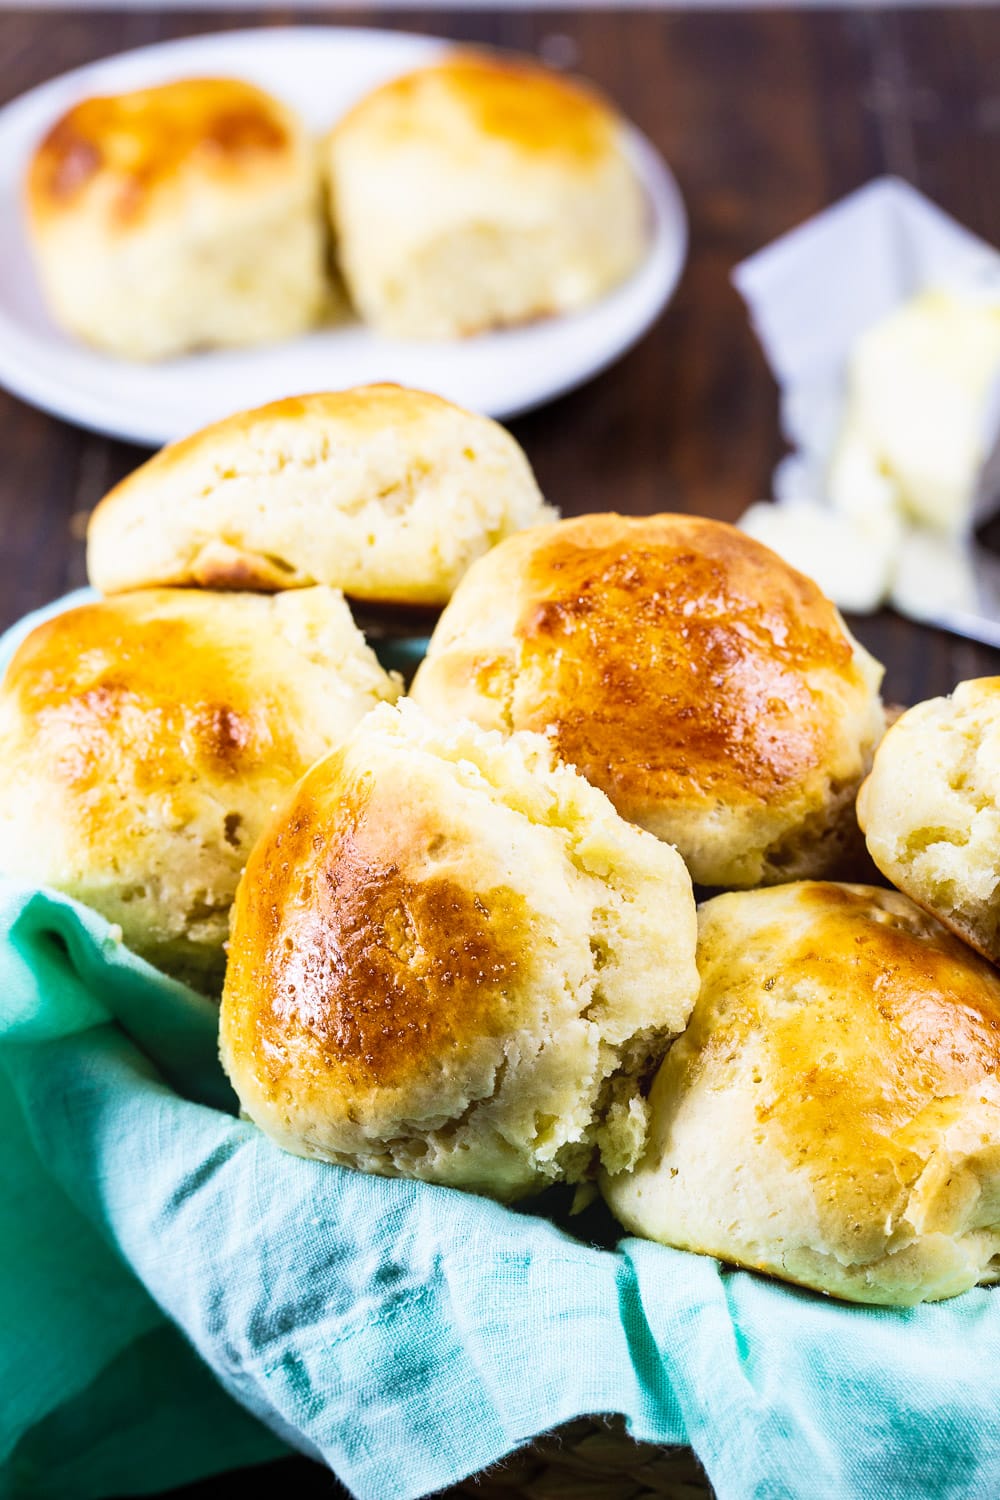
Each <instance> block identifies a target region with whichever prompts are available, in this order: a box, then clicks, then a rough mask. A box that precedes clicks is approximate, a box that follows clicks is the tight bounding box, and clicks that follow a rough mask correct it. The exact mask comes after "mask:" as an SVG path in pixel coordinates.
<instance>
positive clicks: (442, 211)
mask: <svg viewBox="0 0 1000 1500" xmlns="http://www.w3.org/2000/svg"><path fill="white" fill-rule="evenodd" d="M622 138H623V124H622V121H621V120H620V118H619V117H618V116H617V115H616V114H615V112H614V111H613V110H612V109H611V108H610V106H609V105H608V104H606V103H605V102H604V101H603V100H602V99H601V98H600V97H599V96H598V95H597V94H595V93H594V92H593V91H592V90H591V89H590V88H589V87H585V86H584V85H582V84H579V83H575V82H569V81H568V80H566V79H563V78H559V77H557V76H555V75H554V74H552V73H551V72H549V71H547V70H546V69H544V68H541V67H538V66H537V65H533V64H531V63H528V62H523V61H514V60H512V59H505V58H500V57H491V56H484V55H481V54H477V53H473V52H460V53H455V54H453V55H451V56H449V57H447V58H445V59H444V60H443V61H441V62H439V63H435V64H433V65H432V66H430V67H426V68H421V69H419V70H418V71H417V72H415V73H410V74H407V75H406V76H405V77H403V78H397V79H395V80H394V81H393V82H391V83H388V84H384V85H383V86H382V87H381V88H378V89H376V90H375V91H374V92H373V93H371V94H368V95H367V96H366V97H365V98H364V99H363V100H362V101H361V103H360V104H358V105H356V106H355V108H354V109H353V110H352V111H351V112H350V114H349V115H348V116H347V117H346V118H345V119H344V120H342V121H341V122H340V123H339V124H338V125H337V126H336V127H335V129H334V130H333V131H332V133H331V135H330V137H329V139H328V143H327V165H328V170H329V179H330V201H331V213H332V218H333V226H334V234H335V238H336V242H337V248H338V252H339V256H340V262H341V265H342V268H343V272H344V276H345V279H346V281H347V284H348V289H349V291H350V293H351V296H352V298H353V300H354V303H355V305H356V306H357V308H358V310H359V312H360V313H361V315H362V317H364V318H365V319H367V320H368V321H369V322H371V323H374V324H375V325H376V326H377V327H379V328H380V329H382V330H384V331H385V332H386V333H391V334H396V335H403V336H411V337H417V338H447V337H455V336H461V335H463V334H471V333H476V332H478V331H480V330H482V329H485V328H493V327H497V326H500V325H503V324H508V323H521V322H524V321H525V320H527V319H530V318H538V317H543V316H545V315H547V314H551V313H560V312H569V311H572V310H573V309H576V308H580V307H583V306H585V305H586V304H587V303H589V302H593V301H595V300H596V299H597V298H599V297H601V296H602V295H603V294H604V293H605V292H606V291H608V290H609V289H610V288H611V287H613V286H614V285H616V283H618V282H619V281H621V280H623V279H624V278H625V277H626V276H627V275H628V274H629V273H630V272H631V271H632V270H633V269H634V268H635V266H636V265H637V264H638V262H639V261H640V259H641V258H642V255H643V251H644V248H645V244H646V239H647V228H646V214H647V210H646V204H645V202H644V199H643V193H642V189H641V187H640V185H639V182H638V180H637V178H636V175H635V173H634V171H633V170H632V167H631V165H630V163H629V161H628V159H627V157H626V155H625V153H624V151H623V149H622Z"/></svg>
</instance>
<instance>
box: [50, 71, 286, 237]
mask: <svg viewBox="0 0 1000 1500" xmlns="http://www.w3.org/2000/svg"><path fill="white" fill-rule="evenodd" d="M300 138H301V126H300V125H299V124H298V122H297V121H296V120H295V118H294V116H293V115H292V114H291V112H290V111H289V110H287V109H286V108H285V107H284V105H282V104H280V103H279V101H278V100H277V99H274V98H272V97H271V96H270V95H269V94H266V93H264V92H263V90H261V89H258V88H254V87H253V85H252V84H249V83H242V82H240V81H238V80H237V79H232V78H229V79H222V78H185V79H181V80H178V81H177V82H175V83H166V84H161V85H160V86H159V87H157V88H150V89H141V90H136V91H133V92H132V93H128V94H119V95H115V96H112V97H108V98H96V99H84V100H83V101H82V102H81V103H80V104H77V105H75V106H74V107H73V108H72V109H71V110H69V111H68V112H67V113H66V114H65V115H63V116H62V118H61V119H60V120H58V121H57V122H56V124H55V125H53V127H52V128H51V130H50V131H49V132H48V134H47V135H46V136H45V138H44V140H43V141H42V142H41V144H40V146H39V147H38V149H37V151H36V152H35V154H34V156H33V157H32V160H31V165H30V168H29V171H28V178H27V184H26V191H27V201H28V207H29V212H30V215H31V218H32V220H33V222H34V224H35V225H36V227H37V228H42V227H43V226H44V225H45V224H46V223H48V222H50V221H52V220H54V219H58V218H59V217H60V216H63V215H66V214H76V213H79V212H80V211H81V210H83V208H84V206H85V204H87V203H88V202H90V203H94V204H96V202H97V200H98V196H100V205H101V212H102V216H103V218H104V220H105V226H106V230H107V232H108V233H109V234H111V235H115V234H121V235H127V234H129V233H131V232H132V231H134V230H135V229H136V228H138V227H139V226H141V225H142V224H143V223H144V221H146V220H148V218H149V217H150V215H152V214H154V213H155V212H156V211H157V208H158V199H159V198H160V197H161V196H162V195H163V193H164V192H167V193H169V192H170V191H171V190H173V189H174V188H175V187H176V185H177V184H178V182H179V180H180V179H181V178H201V179H203V180H205V181H206V182H210V183H212V184H214V185H215V187H217V188H218V189H220V190H223V191H228V192H239V191H241V190H244V189H246V188H249V189H250V190H254V189H255V187H256V186H257V184H258V183H259V181H260V175H261V173H264V174H267V173H274V172H283V171H287V170H288V168H289V165H290V163H293V162H294V160H295V157H296V155H297V149H298V143H299V140H300Z"/></svg>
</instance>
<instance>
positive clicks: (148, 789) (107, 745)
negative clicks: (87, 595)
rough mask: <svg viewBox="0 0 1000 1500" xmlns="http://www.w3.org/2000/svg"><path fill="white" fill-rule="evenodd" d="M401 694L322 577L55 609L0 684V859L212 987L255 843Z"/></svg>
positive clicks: (148, 953)
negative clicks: (302, 787) (298, 583)
mask: <svg viewBox="0 0 1000 1500" xmlns="http://www.w3.org/2000/svg"><path fill="white" fill-rule="evenodd" d="M398 693H399V684H398V683H397V682H396V681H395V680H394V679H392V678H390V677H388V676H387V675H386V673H385V672H383V670H382V668H381V667H380V666H379V664H378V662H377V661H376V659H375V656H374V654H373V653H372V652H371V651H370V649H369V648H368V647H367V646H366V645H365V642H364V639H363V638H362V636H361V634H360V632H359V631H358V629H357V627H356V626H355V624H354V622H353V620H352V619H351V615H350V611H349V610H348V608H347V605H346V603H345V602H344V599H343V597H342V596H341V595H340V594H338V593H337V592H336V591H334V590H332V589H326V588H314V589H304V590H302V591H300V592H298V593H293V594H282V595H280V596H279V597H278V598H276V599H268V598H262V597H260V596H257V595H252V594H239V595H237V594H229V595H227V594H205V593H199V592H197V591H192V590H166V589H162V590H149V591H146V592H141V593H135V594H130V595H128V596H127V597H124V598H121V599H112V600H104V601H102V602H100V603H96V604H85V605H82V606H81V607H79V608H77V609H71V610H67V611H65V612H64V613H63V614H59V615H56V616H54V617H53V618H52V619H50V620H47V621H46V622H45V623H43V624H41V625H39V626H38V627H37V628H36V629H35V630H34V631H33V632H32V633H31V635H30V636H29V637H28V638H27V640H25V641H24V642H23V644H22V645H21V647H20V648H19V650H18V651H17V652H16V653H15V655H14V658H13V660H12V661H11V663H10V666H9V668H8V670H7V673H6V675H5V677H4V679H3V683H2V685H0V870H2V873H4V874H6V875H11V876H14V877H18V878H21V879H24V880H29V881H31V882H32V883H33V884H36V885H48V886H54V887H55V888H56V889H57V890H60V891H65V892H66V893H67V894H68V895H70V896H74V897H75V898H76V899H77V900H79V901H82V902H84V903H85V904H86V905H88V906H91V907H93V908H94V909H95V910H97V911H99V912H101V913H102V915H103V916H105V917H106V918H107V919H108V920H109V921H111V922H114V923H117V924H118V925H119V926H120V927H121V929H122V933H123V936H124V941H125V943H126V944H127V945H128V946H129V947H130V948H132V949H133V950H134V951H135V952H136V953H139V954H141V955H142V957H144V958H146V959H148V960H149V961H150V962H151V963H153V964H155V965H157V966H158V967H159V968H162V969H164V970H166V972H167V973H170V974H173V975H174V976H176V977H177V978H180V979H184V980H186V981H187V982H189V983H190V984H192V985H194V986H195V987H196V988H198V989H202V990H205V991H207V992H210V993H211V992H215V993H218V991H219V990H220V989H221V986H222V973H223V968H224V965H225V955H224V951H223V944H224V942H225V940H226V938H227V936H228V931H229V908H230V905H231V903H232V899H233V894H234V892H235V890H236V885H237V882H238V880H239V876H240V871H241V869H242V867H243V865H244V863H245V861H246V858H247V854H248V851H249V850H250V848H251V846H252V845H253V843H254V840H255V839H256V837H257V835H258V834H259V832H260V831H261V829H262V827H263V826H264V824H265V823H266V822H267V821H268V819H269V818H270V817H271V815H272V813H273V811H274V808H275V805H276V804H277V803H278V802H279V801H280V800H281V799H282V797H283V796H284V795H285V794H286V793H287V791H288V789H289V788H290V787H291V786H292V785H293V784H294V782H295V781H296V780H297V779H298V777H300V776H301V775H302V774H303V772H304V771H306V770H307V768H308V767H309V766H310V765H311V764H312V763H313V761H314V760H316V759H317V758H318V757H319V756H321V755H323V754H325V753H326V752H327V751H328V750H330V749H331V748H332V747H333V746H335V745H337V744H339V743H340V742H341V741H342V740H343V739H345V738H346V736H347V734H348V733H349V731H350V730H351V729H353V727H354V725H355V724H356V723H357V721H358V720H359V719H360V718H361V717H362V716H363V715H364V714H365V713H366V712H367V711H368V709H369V708H371V707H372V706H373V705H374V704H376V703H378V702H379V701H380V700H384V699H389V700H393V699H395V698H396V697H397V695H398Z"/></svg>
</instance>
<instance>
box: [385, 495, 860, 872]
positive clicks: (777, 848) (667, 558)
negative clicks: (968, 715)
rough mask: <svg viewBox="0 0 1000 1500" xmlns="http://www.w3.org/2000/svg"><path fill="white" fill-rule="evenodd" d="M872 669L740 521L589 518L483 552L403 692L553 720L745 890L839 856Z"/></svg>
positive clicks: (623, 796)
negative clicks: (730, 523)
mask: <svg viewBox="0 0 1000 1500" xmlns="http://www.w3.org/2000/svg"><path fill="white" fill-rule="evenodd" d="M880 676H881V669H880V668H879V667H878V665H877V664H876V663H875V662H874V661H873V660H872V658H871V657H870V656H869V655H868V653H867V652H866V651H864V649H863V648H862V647H861V646H859V645H858V644H857V642H855V641H854V640H853V638H852V637H851V635H850V634H849V632H848V631H847V629H846V627H845V625H844V623H843V621H842V620H841V618H840V616H839V614H838V613H837V610H836V608H835V607H834V605H833V604H831V603H830V601H829V600H828V599H826V598H825V597H824V595H823V594H821V593H820V591H819V589H818V588H817V587H816V585H815V584H813V583H812V582H811V581H810V580H809V579H807V578H805V577H804V576H803V575H802V574H800V573H797V572H795V571H794V569H792V568H790V567H788V566H787V564H785V563H784V562H782V561H781V559H779V558H778V557H777V556H776V554H774V553H773V552H771V551H770V550H769V549H768V548H766V547H763V546H761V545H760V544H759V543H757V542H755V541H752V540H751V539H750V538H749V537H746V536H745V535H744V534H743V533H742V532H739V531H737V530H736V529H735V528H734V527H731V526H726V525H723V524H722V523H720V522H716V521H709V520H704V519H700V518H695V517H690V516H674V515H662V516H649V517H625V516H617V515H594V516H582V517H578V518H576V519H573V520H568V521H563V522H560V523H558V524H556V525H554V526H549V527H540V528H537V529H534V530H532V531H529V532H525V533H523V534H522V535H520V536H518V537H514V538H511V539H510V540H508V541H506V542H505V543H503V544H502V545H501V546H500V547H498V548H497V549H496V550H495V551H494V552H493V553H492V554H490V555H489V556H488V557H486V558H484V559H483V560H482V561H480V562H479V563H477V564H476V565H475V567H474V568H473V569H472V570H471V571H470V573H469V574H468V575H467V577H466V579H465V581H464V582H463V584H462V585H461V587H460V588H459V589H458V590H457V592H456V594H455V596H454V598H453V600H452V602H451V604H450V605H449V607H448V608H447V609H446V610H445V612H444V614H443V615H442V617H441V620H440V622H439V624H438V627H437V629H436V630H435V633H434V636H433V638H432V640H431V645H430V649H429V651H428V655H427V659H426V661H425V662H424V664H423V665H422V666H421V668H420V671H419V672H418V674H417V678H416V681H415V683H414V686H413V696H414V698H415V699H416V701H417V702H419V703H421V704H422V705H423V706H424V707H425V708H426V709H427V711H428V712H430V713H431V714H433V715H434V716H435V717H437V718H440V719H442V720H444V719H446V718H448V717H459V716H467V717H470V718H472V719H474V720H475V721H476V722H478V723H481V724H483V725H485V726H487V727H490V728H497V729H505V730H511V729H532V730H536V731H539V732H542V733H545V734H547V735H548V737H549V738H550V740H551V741H552V743H553V744H554V745H555V746H556V748H557V750H558V752H559V754H560V755H561V756H562V757H563V758H564V759H565V760H567V761H569V762H570V763H571V764H573V765H575V766H576V767H577V768H578V769H579V770H580V771H582V772H583V774H584V775H585V776H587V777H588V778H589V779H590V780H591V781H593V782H594V783H595V784H596V785H597V786H600V787H601V788H602V790H604V791H605V792H606V793H607V794H608V795H609V796H610V797H611V799H612V801H613V802H614V803H615V806H616V807H617V808H618V810H619V812H621V813H622V814H623V816H625V817H627V818H630V819H631V820H633V821H635V822H637V823H640V824H641V825H642V826H643V827H645V828H648V829H650V830H651V831H652V832H654V833H656V834H658V835H659V836H660V837H661V838H664V839H667V840H669V841H671V842H673V843H675V844H676V845H677V847H678V848H679V849H680V851H681V853H682V854H683V855H684V857H685V859H686V860H687V862H688V865H689V867H690V869H691V873H692V876H693V878H694V879H695V881H696V882H698V883H700V884H703V885H707V886H751V885H755V884H759V883H762V882H764V881H768V882H775V881H781V880H785V879H790V878H793V877H795V876H798V875H808V874H816V873H824V872H826V871H828V870H829V869H831V868H833V867H835V866H836V864H837V863H838V861H839V860H840V859H841V858H842V857H843V856H844V855H845V854H846V853H847V852H849V850H850V847H851V843H852V836H856V827H855V825H854V816H853V802H854V795H855V793H856V790H857V787H858V785H859V783H860V781H861V779H862V777H863V776H864V775H865V773H866V771H867V769H868V766H869V764H870V759H871V754H872V750H873V748H874V745H875V743H876V741H877V739H878V737H879V735H880V734H881V731H882V727H883V722H884V721H883V716H882V709H881V703H880V700H879V696H878V682H879V679H880Z"/></svg>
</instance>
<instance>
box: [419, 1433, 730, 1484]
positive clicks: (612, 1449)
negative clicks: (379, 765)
mask: <svg viewBox="0 0 1000 1500" xmlns="http://www.w3.org/2000/svg"><path fill="white" fill-rule="evenodd" d="M452 1497H454V1500H459V1497H462V1500H712V1488H711V1486H710V1485H709V1482H708V1480H707V1478H706V1477H705V1474H704V1471H703V1470H702V1469H701V1467H700V1465H699V1463H698V1460H697V1459H696V1458H695V1456H694V1454H693V1453H692V1451H691V1449H690V1448H663V1447H657V1446H656V1445H655V1444H653V1443H637V1442H634V1441H633V1439H632V1438H630V1437H629V1435H628V1433H627V1432H626V1431H625V1425H624V1423H623V1422H622V1421H621V1420H620V1418H613V1417H612V1418H608V1419H607V1420H603V1419H599V1418H592V1417H581V1418H580V1420H579V1421H577V1422H570V1423H568V1424H567V1425H566V1426H565V1427H560V1428H559V1429H558V1431H556V1432H552V1433H549V1434H547V1435H546V1436H545V1437H541V1438H538V1439H537V1440H536V1441H535V1442H534V1443H532V1444H531V1446H530V1447H529V1448H522V1449H520V1450H519V1451H518V1452H517V1453H513V1454H511V1456H510V1458H505V1459H504V1461H503V1462H502V1463H500V1464H497V1465H496V1466H495V1467H494V1468H492V1469H486V1470H484V1471H483V1473H482V1474H477V1475H476V1477H475V1478H474V1479H469V1480H466V1482H465V1483H464V1484H460V1485H458V1486H457V1488H455V1489H453V1490H449V1491H448V1496H447V1500H452ZM442 1500H444V1497H442Z"/></svg>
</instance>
